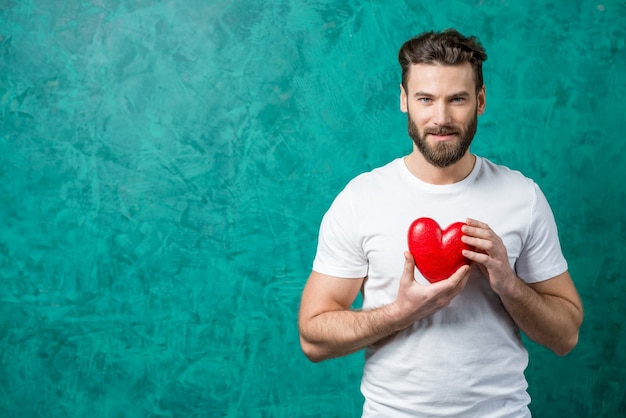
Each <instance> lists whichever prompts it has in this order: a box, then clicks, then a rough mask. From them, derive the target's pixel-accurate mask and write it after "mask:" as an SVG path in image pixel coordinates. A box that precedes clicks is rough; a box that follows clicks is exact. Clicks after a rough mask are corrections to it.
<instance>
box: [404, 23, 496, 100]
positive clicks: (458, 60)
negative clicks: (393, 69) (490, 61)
mask: <svg viewBox="0 0 626 418" xmlns="http://www.w3.org/2000/svg"><path fill="white" fill-rule="evenodd" d="M486 60H487V53H486V52H485V48H483V46H482V45H481V43H480V41H478V39H477V38H476V37H474V36H470V37H465V36H463V35H461V34H460V33H459V32H458V31H456V30H455V29H446V30H444V31H443V32H438V33H437V32H433V31H430V32H424V33H422V34H421V35H418V36H416V37H414V38H411V39H409V40H408V41H406V42H405V43H404V44H403V45H402V47H401V48H400V52H399V53H398V61H399V62H400V67H401V68H402V86H403V87H404V89H405V90H406V88H407V82H408V78H409V69H410V67H411V65H412V64H443V65H459V64H463V63H466V62H469V63H470V64H472V68H473V69H474V76H475V77H474V79H475V80H476V92H478V91H479V90H480V89H481V88H482V87H483V68H482V67H483V61H486Z"/></svg>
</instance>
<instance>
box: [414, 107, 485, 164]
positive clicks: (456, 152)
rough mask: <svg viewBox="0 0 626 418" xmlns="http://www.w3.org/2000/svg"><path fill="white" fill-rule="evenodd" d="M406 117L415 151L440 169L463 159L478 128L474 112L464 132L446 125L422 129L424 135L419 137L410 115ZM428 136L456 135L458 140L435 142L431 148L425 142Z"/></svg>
mask: <svg viewBox="0 0 626 418" xmlns="http://www.w3.org/2000/svg"><path fill="white" fill-rule="evenodd" d="M407 114H408V112H407ZM408 115H409V136H410V137H411V138H412V139H413V142H414V143H415V145H416V146H417V149H418V150H419V151H420V152H421V153H422V155H423V156H424V158H425V159H426V161H428V162H429V163H431V164H432V165H434V166H436V167H441V168H443V167H448V166H450V165H452V164H454V163H456V162H457V161H459V160H460V159H461V158H463V156H464V155H465V153H466V152H467V150H468V149H469V147H470V144H471V143H472V140H473V139H474V135H475V134H476V129H477V127H478V112H474V117H473V118H472V120H470V123H469V125H467V129H466V130H463V129H461V128H460V127H458V126H456V125H452V124H446V125H441V126H438V127H436V128H426V129H424V134H423V135H421V134H420V132H419V129H418V128H417V125H415V122H414V121H413V119H411V115H410V114H408ZM428 134H431V135H446V134H456V135H458V137H459V138H458V140H456V141H446V142H437V143H435V144H434V145H432V146H431V145H429V144H428V142H426V135H428Z"/></svg>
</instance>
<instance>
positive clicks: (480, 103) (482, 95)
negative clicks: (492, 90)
mask: <svg viewBox="0 0 626 418" xmlns="http://www.w3.org/2000/svg"><path fill="white" fill-rule="evenodd" d="M485 106H487V98H486V89H485V85H484V84H483V87H482V88H481V89H480V91H479V92H478V97H477V104H476V113H477V114H479V115H482V114H483V113H484V112H485Z"/></svg>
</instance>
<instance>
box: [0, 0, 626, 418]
mask: <svg viewBox="0 0 626 418" xmlns="http://www.w3.org/2000/svg"><path fill="white" fill-rule="evenodd" d="M451 26H454V27H456V28H457V29H459V30H460V31H461V32H464V33H467V34H475V35H477V36H479V38H480V39H481V40H482V42H483V43H484V45H485V46H486V48H487V52H488V54H489V60H488V61H487V62H486V64H485V68H484V71H485V81H486V85H487V109H486V114H485V115H483V116H482V117H481V118H480V120H479V131H478V135H477V137H476V139H475V145H474V146H473V151H474V152H475V153H477V154H481V155H483V156H486V157H488V158H491V159H492V160H493V161H495V162H497V163H503V164H506V165H509V166H511V167H513V168H515V169H519V170H521V171H523V172H524V173H525V174H526V175H528V176H530V177H532V178H534V179H535V180H536V181H537V182H538V183H539V184H540V186H541V187H542V188H543V190H544V192H545V194H546V195H547V197H548V199H549V201H550V202H551V204H552V206H553V210H554V213H555V216H556V218H557V221H558V223H559V226H560V234H561V238H562V245H563V250H564V252H565V254H566V256H567V258H568V260H569V263H570V271H571V274H572V276H573V278H574V280H575V282H576V284H577V287H578V289H579V291H580V293H581V296H582V298H583V300H584V303H585V307H586V319H585V322H584V324H583V327H582V330H581V335H580V343H579V345H578V347H577V348H576V349H575V350H574V351H573V352H572V353H571V354H569V355H568V356H566V357H564V358H559V357H556V356H555V355H553V354H551V353H550V352H548V350H546V349H544V348H542V347H539V346H537V345H536V344H533V343H531V342H528V347H529V351H530V353H531V365H530V367H529V369H528V372H527V376H528V379H529V383H530V388H529V391H530V393H531V395H532V397H533V402H532V405H531V406H532V410H533V411H534V413H535V414H536V415H537V416H542V417H583V416H584V417H616V416H626V412H624V411H626V395H625V393H626V375H625V374H626V372H625V371H626V330H625V328H624V325H623V322H624V317H625V315H626V295H625V293H626V281H625V280H624V277H623V276H624V273H623V271H624V264H625V261H626V260H625V256H624V254H625V253H626V251H625V250H626V244H625V238H626V230H625V227H626V223H625V222H624V219H625V213H626V192H625V190H626V188H625V187H624V182H625V180H626V168H625V164H624V162H625V158H624V155H625V152H626V146H625V145H624V144H625V141H624V132H626V123H625V112H624V104H625V101H624V94H625V91H626V33H625V28H626V3H625V2H624V1H617V0H608V1H600V0H597V1H577V2H572V1H570V0H554V1H531V2H523V1H519V2H515V1H495V0H493V1H489V0H484V1H483V0H480V1H479V0H475V1H448V2H438V1H437V2H436V1H397V2H383V1H375V0H372V1H356V0H352V1H351V0H324V1H322V0H308V1H307V0H269V1H263V2H261V1H252V0H232V1H225V0H223V1H219V0H215V1H200V0H189V1H175V0H161V1H156V0H154V1H151V0H135V1H124V0H84V1H78V0H66V1H60V0H58V1H44V0H28V1H26V0H24V1H20V0H0V416H6V417H86V416H89V417H94V418H95V417H204V416H207V417H209V416H210V417H349V416H358V415H359V413H360V408H361V404H362V398H361V395H360V393H359V379H360V375H361V365H362V361H363V359H362V354H354V355H351V356H348V357H345V358H341V359H336V360H330V361H327V362H324V363H320V364H311V363H309V362H308V361H307V360H306V359H305V357H304V356H303V355H302V353H301V352H300V348H299V345H298V337H297V327H296V314H297V309H298V304H299V298H300V292H301V290H302V287H303V285H304V282H305V280H306V278H307V276H308V274H309V271H310V268H311V263H312V259H313V256H314V252H315V246H316V238H317V231H318V227H319V222H320V220H321V217H322V215H323V213H324V212H325V211H326V209H327V208H328V206H329V204H330V202H331V201H332V199H333V198H334V196H335V195H336V194H337V193H338V192H339V191H340V189H341V188H342V187H343V186H344V185H345V183H346V182H347V181H348V180H349V179H350V178H352V177H353V176H355V175H356V174H358V173H360V172H363V171H366V170H369V169H371V168H374V167H376V166H379V165H382V164H384V163H386V162H388V161H390V160H391V159H393V158H395V157H398V156H401V155H403V154H406V153H408V152H409V151H410V149H411V141H410V139H409V138H408V136H407V134H406V116H405V115H404V114H402V113H401V112H400V111H399V107H398V105H399V98H398V94H399V88H398V85H399V82H400V72H399V68H398V65H397V62H396V54H397V50H398V48H399V46H400V44H401V43H402V42H403V41H404V40H406V39H407V38H409V37H410V36H413V35H415V34H417V33H419V32H421V31H423V30H427V29H444V28H447V27H451ZM441 390H445V388H441Z"/></svg>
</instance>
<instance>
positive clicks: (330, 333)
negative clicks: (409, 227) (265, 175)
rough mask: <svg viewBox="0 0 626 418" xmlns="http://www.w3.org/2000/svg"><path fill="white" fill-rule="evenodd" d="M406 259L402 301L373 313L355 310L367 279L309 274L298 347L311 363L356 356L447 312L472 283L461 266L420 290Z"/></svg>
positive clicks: (408, 257)
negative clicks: (451, 302) (420, 320)
mask: <svg viewBox="0 0 626 418" xmlns="http://www.w3.org/2000/svg"><path fill="white" fill-rule="evenodd" d="M404 257H405V262H404V270H403V272H402V276H401V278H400V281H399V287H398V296H397V297H396V299H395V300H394V301H393V302H392V303H390V304H388V305H385V306H381V307H379V308H375V309H367V310H353V309H351V305H352V303H353V302H354V300H355V299H356V297H357V295H358V293H359V291H360V290H361V286H362V285H363V282H364V280H365V279H364V278H354V279H346V278H338V277H333V276H328V275H324V274H321V273H318V272H315V271H314V272H312V273H311V275H310V276H309V279H308V281H307V284H306V286H305V288H304V291H303V292H302V301H301V304H300V313H299V320H298V325H299V332H300V345H301V347H302V351H303V352H304V354H305V355H306V356H307V357H308V358H309V359H310V360H311V361H314V362H318V361H322V360H325V359H329V358H334V357H339V356H344V355H347V354H350V353H353V352H355V351H358V350H360V349H362V348H365V347H367V346H369V345H372V344H374V343H376V342H378V341H380V340H382V339H384V338H386V337H388V336H390V335H392V334H394V333H395V332H397V331H400V330H402V329H404V328H406V327H408V326H410V325H411V324H412V323H414V322H415V321H418V320H419V319H421V318H424V317H426V316H428V315H431V314H432V313H434V312H436V311H437V310H439V309H442V308H444V307H446V306H447V305H448V304H449V303H450V301H451V300H452V299H453V298H454V297H455V296H456V295H458V294H459V293H460V292H461V291H462V290H463V288H464V287H465V284H466V283H467V280H468V278H469V272H470V268H469V266H463V267H461V268H459V269H458V270H457V271H456V272H455V273H454V274H453V275H452V276H451V277H450V278H449V279H447V280H443V281H440V282H437V283H433V284H430V285H422V284H420V283H418V282H417V281H415V276H414V271H415V270H414V268H415V263H414V261H413V257H412V256H411V254H410V253H409V252H405V253H404Z"/></svg>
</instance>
